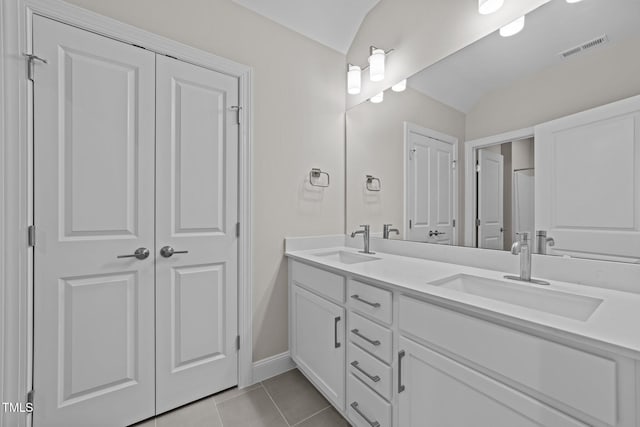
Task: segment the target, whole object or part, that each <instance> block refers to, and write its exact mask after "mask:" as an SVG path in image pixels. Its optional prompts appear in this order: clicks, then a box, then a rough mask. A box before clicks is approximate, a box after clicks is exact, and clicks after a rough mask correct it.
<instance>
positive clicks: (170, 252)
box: [160, 246, 189, 258]
mask: <svg viewBox="0 0 640 427" xmlns="http://www.w3.org/2000/svg"><path fill="white" fill-rule="evenodd" d="M188 253H189V251H176V250H175V249H173V248H172V247H171V246H164V247H163V248H162V249H160V255H162V256H163V257H165V258H171V256H172V255H173V254H188Z"/></svg>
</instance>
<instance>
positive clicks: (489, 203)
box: [478, 149, 504, 250]
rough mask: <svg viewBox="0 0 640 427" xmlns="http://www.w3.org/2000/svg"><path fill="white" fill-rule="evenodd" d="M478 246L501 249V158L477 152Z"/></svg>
mask: <svg viewBox="0 0 640 427" xmlns="http://www.w3.org/2000/svg"><path fill="white" fill-rule="evenodd" d="M478 166H479V170H478V219H479V220H480V221H479V225H478V247H479V248H484V249H498V250H502V249H504V239H503V236H502V233H503V232H504V175H503V173H504V157H503V156H502V154H498V153H495V152H492V151H489V150H486V149H481V150H479V151H478Z"/></svg>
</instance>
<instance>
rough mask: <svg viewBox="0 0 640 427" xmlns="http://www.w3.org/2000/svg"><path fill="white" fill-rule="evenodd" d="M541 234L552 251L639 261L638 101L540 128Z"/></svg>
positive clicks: (537, 219)
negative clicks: (544, 233)
mask: <svg viewBox="0 0 640 427" xmlns="http://www.w3.org/2000/svg"><path fill="white" fill-rule="evenodd" d="M535 133H536V151H535V164H536V188H535V194H536V196H535V199H536V206H535V210H536V212H535V222H536V230H547V232H548V235H549V236H550V237H553V239H554V240H555V246H553V247H549V253H553V254H560V255H564V254H567V255H571V256H576V257H587V258H600V259H605V260H614V261H627V262H638V261H640V97H638V96H636V97H634V98H629V99H626V100H623V101H619V102H615V103H613V104H609V105H605V106H602V107H598V108H595V109H593V110H588V111H584V112H582V113H578V114H574V115H572V116H568V117H565V118H562V119H558V120H555V121H552V122H549V123H546V124H543V125H540V126H537V127H536V130H535Z"/></svg>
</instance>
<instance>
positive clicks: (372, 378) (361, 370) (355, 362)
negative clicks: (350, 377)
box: [351, 360, 380, 383]
mask: <svg viewBox="0 0 640 427" xmlns="http://www.w3.org/2000/svg"><path fill="white" fill-rule="evenodd" d="M351 366H353V367H354V368H356V369H357V370H358V371H360V372H362V373H363V374H364V375H366V376H367V378H369V379H370V380H371V381H373V382H374V383H377V382H378V381H380V377H379V376H377V375H371V374H370V373H368V372H367V371H365V370H364V369H362V368H361V367H360V363H358V361H357V360H354V361H353V362H351Z"/></svg>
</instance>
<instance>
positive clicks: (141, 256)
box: [116, 248, 150, 260]
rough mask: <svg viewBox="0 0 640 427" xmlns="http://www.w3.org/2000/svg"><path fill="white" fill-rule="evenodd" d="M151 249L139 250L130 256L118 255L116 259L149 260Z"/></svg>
mask: <svg viewBox="0 0 640 427" xmlns="http://www.w3.org/2000/svg"><path fill="white" fill-rule="evenodd" d="M149 253H150V252H149V249H147V248H138V249H136V250H135V252H134V253H132V254H129V255H118V256H117V257H116V258H137V259H139V260H143V259H147V258H149Z"/></svg>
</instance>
